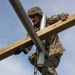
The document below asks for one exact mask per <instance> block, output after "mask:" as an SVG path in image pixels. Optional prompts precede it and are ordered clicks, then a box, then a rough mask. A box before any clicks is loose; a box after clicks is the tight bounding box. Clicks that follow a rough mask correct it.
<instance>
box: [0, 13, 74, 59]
mask: <svg viewBox="0 0 75 75" xmlns="http://www.w3.org/2000/svg"><path fill="white" fill-rule="evenodd" d="M73 25H75V14H74V15H71V16H69V17H68V19H67V20H66V21H64V22H62V21H58V22H57V23H55V24H53V25H51V26H48V27H46V28H44V29H42V30H40V31H38V32H37V34H38V36H39V38H40V39H41V40H43V39H45V38H47V37H49V36H52V35H54V34H56V33H59V32H61V31H63V30H65V29H67V28H69V27H71V26H73ZM31 45H33V42H32V40H31V38H30V37H26V38H23V39H21V40H19V41H16V42H14V43H12V44H10V45H8V46H6V47H4V48H1V49H0V60H2V59H4V58H7V57H8V56H11V55H13V54H14V52H15V51H17V50H19V49H21V50H23V49H24V48H27V47H29V46H31Z"/></svg>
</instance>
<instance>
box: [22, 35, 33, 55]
mask: <svg viewBox="0 0 75 75" xmlns="http://www.w3.org/2000/svg"><path fill="white" fill-rule="evenodd" d="M27 37H29V35H28V34H27ZM32 46H33V45H32ZM32 46H30V47H28V48H25V49H24V50H23V53H25V54H27V53H28V52H29V51H30V50H31V48H32Z"/></svg>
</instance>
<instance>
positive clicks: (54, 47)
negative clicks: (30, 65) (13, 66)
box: [27, 13, 68, 56]
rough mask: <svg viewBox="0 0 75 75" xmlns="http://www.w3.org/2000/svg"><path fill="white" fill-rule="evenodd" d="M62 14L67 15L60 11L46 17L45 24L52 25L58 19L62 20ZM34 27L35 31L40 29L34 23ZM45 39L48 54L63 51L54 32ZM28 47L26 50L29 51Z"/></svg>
mask: <svg viewBox="0 0 75 75" xmlns="http://www.w3.org/2000/svg"><path fill="white" fill-rule="evenodd" d="M63 16H68V14H66V13H62V14H58V15H53V16H51V17H49V18H47V26H49V25H52V24H54V23H56V22H57V21H59V20H62V19H63ZM34 28H35V30H36V32H37V31H39V29H40V28H38V27H36V26H35V25H34ZM45 40H46V43H45V44H46V46H45V48H46V51H48V55H49V56H50V55H52V54H56V53H60V54H62V53H63V52H64V51H65V49H64V47H63V46H62V44H61V42H60V40H59V37H58V35H57V34H55V35H53V36H51V37H49V38H47V39H45ZM30 49H31V47H29V48H27V50H29V51H30Z"/></svg>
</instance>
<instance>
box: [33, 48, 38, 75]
mask: <svg viewBox="0 0 75 75" xmlns="http://www.w3.org/2000/svg"><path fill="white" fill-rule="evenodd" d="M36 56H37V49H36ZM35 66H37V58H35V61H34V74H33V75H37V68H36V67H35Z"/></svg>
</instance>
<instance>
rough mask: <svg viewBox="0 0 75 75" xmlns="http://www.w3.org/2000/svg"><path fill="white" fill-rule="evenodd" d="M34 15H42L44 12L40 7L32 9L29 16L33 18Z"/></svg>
mask: <svg viewBox="0 0 75 75" xmlns="http://www.w3.org/2000/svg"><path fill="white" fill-rule="evenodd" d="M34 14H39V15H42V14H43V12H42V10H41V9H40V8H39V7H32V8H30V9H29V11H28V16H32V15H34Z"/></svg>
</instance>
